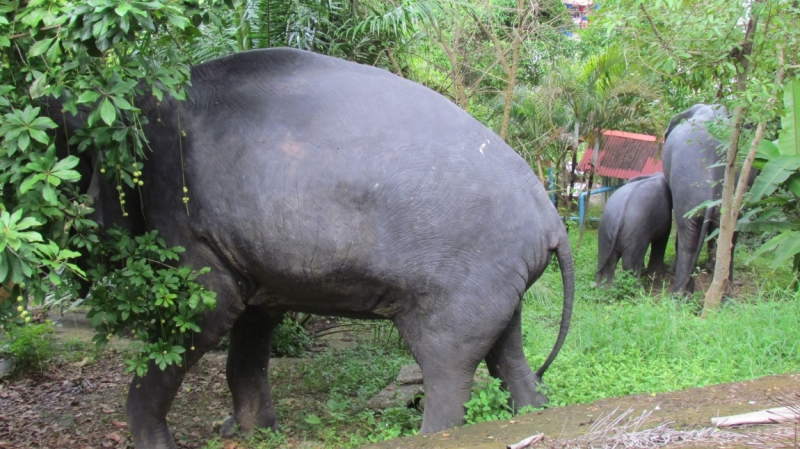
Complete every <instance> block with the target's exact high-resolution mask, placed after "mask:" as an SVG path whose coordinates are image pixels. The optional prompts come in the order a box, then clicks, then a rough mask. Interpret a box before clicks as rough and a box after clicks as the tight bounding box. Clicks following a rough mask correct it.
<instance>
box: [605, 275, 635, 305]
mask: <svg viewBox="0 0 800 449" xmlns="http://www.w3.org/2000/svg"><path fill="white" fill-rule="evenodd" d="M641 294H642V282H641V281H640V280H639V278H638V277H636V275H634V274H633V273H631V272H630V271H626V270H617V274H616V276H615V277H614V284H613V285H612V286H611V287H609V288H608V290H607V294H606V295H604V296H603V297H604V299H605V300H606V301H607V302H616V301H626V300H628V301H630V300H633V299H635V298H637V297H639V296H640V295H641Z"/></svg>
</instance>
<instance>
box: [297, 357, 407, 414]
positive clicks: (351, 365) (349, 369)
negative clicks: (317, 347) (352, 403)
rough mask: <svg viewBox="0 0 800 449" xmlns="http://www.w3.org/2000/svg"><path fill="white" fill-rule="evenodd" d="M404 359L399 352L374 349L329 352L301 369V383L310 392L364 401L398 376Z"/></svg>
mask: <svg viewBox="0 0 800 449" xmlns="http://www.w3.org/2000/svg"><path fill="white" fill-rule="evenodd" d="M403 356H405V354H403V353H402V352H400V351H398V350H394V351H392V350H387V349H384V348H380V347H375V346H360V347H358V348H356V349H348V350H344V351H338V352H332V351H328V352H325V353H323V354H321V355H320V356H318V357H317V358H316V359H315V360H314V363H313V364H311V365H308V366H304V367H303V382H304V383H305V385H306V386H307V387H308V388H309V389H311V390H312V391H329V392H331V393H333V394H338V395H342V396H351V397H352V396H354V397H357V398H360V399H362V400H365V401H366V400H367V399H369V398H371V397H372V396H373V395H374V394H376V393H378V392H379V391H380V390H382V389H383V388H384V387H385V386H386V385H388V384H389V382H391V380H392V379H393V378H394V376H396V375H397V373H398V372H399V371H400V366H401V365H402V360H401V359H400V357H403Z"/></svg>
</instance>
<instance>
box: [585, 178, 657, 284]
mask: <svg viewBox="0 0 800 449" xmlns="http://www.w3.org/2000/svg"><path fill="white" fill-rule="evenodd" d="M671 229H672V199H671V197H670V193H669V186H667V181H666V179H664V174H663V173H656V174H653V175H648V176H637V177H635V178H633V179H631V180H630V181H628V183H627V184H625V185H624V186H622V187H620V188H619V189H617V191H615V192H614V194H612V195H611V198H609V199H608V201H607V202H606V206H605V208H604V209H603V216H602V217H601V218H600V228H599V229H598V231H597V239H598V242H597V246H598V251H597V253H598V254H597V273H596V276H595V277H596V280H597V284H598V285H611V284H612V283H613V282H614V272H615V271H616V269H617V263H618V262H619V259H620V258H622V269H623V270H625V271H632V272H634V273H635V275H636V276H637V277H638V276H639V275H640V274H641V271H642V267H643V266H644V258H645V255H646V254H647V248H648V247H651V249H650V261H649V263H648V264H647V273H648V274H651V275H663V274H664V252H665V251H666V249H667V241H669V232H670V230H671ZM651 245H652V246H651Z"/></svg>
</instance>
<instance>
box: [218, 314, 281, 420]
mask: <svg viewBox="0 0 800 449" xmlns="http://www.w3.org/2000/svg"><path fill="white" fill-rule="evenodd" d="M282 319H283V314H270V313H268V312H266V311H265V310H263V309H261V308H260V307H252V306H248V307H247V308H246V309H245V311H244V313H242V314H241V316H239V318H238V319H237V320H236V322H235V323H234V324H233V328H232V329H231V334H230V340H231V345H230V348H229V349H228V364H227V377H228V387H229V388H230V390H231V394H232V395H233V417H232V418H228V419H227V420H226V421H225V423H224V424H223V426H222V428H221V429H220V432H221V433H222V434H223V436H230V435H232V434H233V433H234V432H235V430H236V425H237V424H238V425H239V430H240V431H242V432H248V433H249V432H252V431H253V429H254V428H256V427H260V428H272V429H275V430H277V428H278V420H277V418H276V416H275V407H274V405H273V402H272V395H271V392H270V386H269V380H268V374H269V369H268V368H269V354H270V349H271V347H272V336H273V334H274V332H275V328H276V327H277V326H278V324H280V322H281V320H282Z"/></svg>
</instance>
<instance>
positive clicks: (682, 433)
mask: <svg viewBox="0 0 800 449" xmlns="http://www.w3.org/2000/svg"><path fill="white" fill-rule="evenodd" d="M618 411H619V409H618V408H617V409H614V411H612V412H611V413H609V414H608V415H605V416H602V417H600V418H599V419H598V420H597V421H595V423H594V424H593V425H592V427H591V428H590V429H589V431H588V432H587V433H586V434H584V435H581V436H579V437H577V438H574V439H570V440H567V441H566V442H560V443H558V444H556V445H554V447H557V448H564V449H572V448H575V449H578V448H580V449H583V448H587V449H615V448H626V449H627V448H637V449H639V448H641V449H650V448H657V447H663V446H667V445H673V446H674V445H680V444H686V443H693V444H698V443H712V442H713V443H717V444H719V443H734V442H742V441H743V439H744V437H745V435H741V434H737V433H732V432H725V431H721V430H719V429H715V428H705V429H697V430H676V429H672V428H670V427H669V426H670V424H672V422H665V423H661V424H660V425H658V426H656V427H653V428H651V429H645V430H639V429H641V428H642V427H643V426H644V424H645V422H646V421H647V420H648V418H650V415H651V414H652V413H653V412H652V411H644V412H642V414H641V415H640V416H638V417H631V415H632V414H633V409H630V408H629V409H628V410H626V411H624V412H622V413H619V414H617V412H618Z"/></svg>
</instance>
